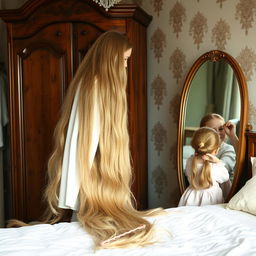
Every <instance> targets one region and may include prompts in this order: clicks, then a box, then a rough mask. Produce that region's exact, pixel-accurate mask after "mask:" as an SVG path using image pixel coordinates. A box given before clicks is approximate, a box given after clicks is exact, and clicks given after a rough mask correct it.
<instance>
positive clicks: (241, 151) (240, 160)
mask: <svg viewBox="0 0 256 256" xmlns="http://www.w3.org/2000/svg"><path fill="white" fill-rule="evenodd" d="M222 59H224V60H225V61H226V62H227V63H228V64H230V65H231V67H232V69H233V71H234V73H235V75H236V78H237V81H238V86H239V91H240V99H241V110H240V131H239V147H238V154H237V155H236V165H235V174H234V179H233V182H232V187H231V190H230V192H229V195H228V197H227V199H226V200H227V201H228V200H229V199H230V198H231V197H232V196H233V195H234V194H235V193H236V191H237V187H238V184H239V179H240V177H241V173H242V170H243V166H244V162H245V151H246V136H245V131H246V126H247V120H248V92H247V84H246V80H245V77H244V74H243V71H242V69H241V67H240V66H239V64H238V62H237V61H236V60H235V59H234V58H233V57H232V56H230V55H229V54H227V53H226V52H223V51H219V50H212V51H209V52H207V53H205V54H203V55H201V56H200V57H199V58H198V59H197V60H196V61H195V63H194V64H193V65H192V67H191V68H190V70H189V72H188V74H187V76H186V79H185V82H184V87H183V90H182V93H181V101H180V113H179V122H178V137H177V172H178V182H179V188H180V193H181V195H182V194H183V192H184V191H185V184H184V172H183V162H182V159H183V140H184V121H185V119H184V117H185V112H186V103H187V98H188V92H189V89H190V86H191V82H192V80H193V78H194V76H195V74H196V72H197V71H198V69H199V68H200V67H201V66H202V64H204V63H205V62H206V61H208V60H210V61H213V62H218V61H220V60H222Z"/></svg>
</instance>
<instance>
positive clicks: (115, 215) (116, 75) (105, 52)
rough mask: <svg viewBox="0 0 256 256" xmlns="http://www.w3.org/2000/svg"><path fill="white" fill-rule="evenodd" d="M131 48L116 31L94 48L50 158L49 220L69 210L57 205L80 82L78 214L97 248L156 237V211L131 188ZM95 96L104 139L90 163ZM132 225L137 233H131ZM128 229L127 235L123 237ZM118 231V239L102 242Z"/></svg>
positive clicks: (80, 71)
mask: <svg viewBox="0 0 256 256" xmlns="http://www.w3.org/2000/svg"><path fill="white" fill-rule="evenodd" d="M131 48H132V47H131V44H130V43H129V42H128V40H127V39H126V37H125V36H123V35H121V34H120V33H118V32H115V31H109V32H105V33H104V34H102V35H101V36H100V37H99V38H98V39H97V40H96V42H95V43H94V44H93V46H92V47H91V48H90V50H89V51H88V53H87V54H86V56H85V57H84V59H83V61H82V63H81V64H80V66H79V68H78V70H77V72H76V75H75V77H74V79H73V81H72V82H71V84H70V86H69V89H68V92H67V95H66V98H65V101H64V104H63V108H62V113H61V117H60V119H59V122H58V124H57V126H56V129H55V136H54V137H55V146H54V150H53V153H52V156H51V158H50V160H49V163H48V186H47V188H46V191H45V198H46V200H47V202H48V205H49V209H48V211H47V214H46V215H47V220H48V221H49V222H50V223H55V222H57V221H59V220H60V219H61V218H62V217H63V214H64V210H63V209H60V208H59V207H58V196H59V189H60V180H61V167H62V159H63V152H64V145H65V137H66V132H67V127H68V123H69V117H70V113H71V108H72V104H73V99H74V96H75V94H76V91H77V89H78V85H79V87H80V88H79V99H78V113H79V134H78V146H77V147H78V148H77V152H78V158H77V159H78V167H79V172H80V183H81V185H80V191H79V199H80V207H79V211H78V213H77V216H78V221H79V222H80V223H81V224H82V226H83V227H84V228H85V229H86V230H87V232H88V233H90V234H91V235H92V236H93V238H94V240H95V244H96V247H99V246H102V247H126V246H134V245H145V244H149V243H151V242H152V240H151V239H152V230H153V227H152V224H150V223H149V222H148V221H146V220H145V219H144V218H143V217H145V216H147V215H148V214H151V213H152V212H140V211H137V210H136V209H135V207H134V204H133V195H132V193H131V180H132V167H131V159H130V151H129V135H128V129H127V96H126V84H127V75H126V70H125V66H124V52H125V51H127V50H129V49H131ZM94 95H97V99H98V102H97V103H98V106H99V111H100V138H99V145H98V148H97V152H96V156H95V158H94V161H93V166H92V168H89V166H88V162H89V152H88V149H89V148H90V145H91V137H92V136H91V134H92V125H91V120H92V114H93V107H92V106H94V102H93V100H94V97H93V96H94ZM136 228H137V229H136ZM134 229H135V230H134ZM131 230H134V232H133V231H132V232H129V231H131ZM123 233H127V234H126V235H125V236H122V235H121V234H123ZM118 235H121V236H120V237H118ZM114 236H116V237H115V238H118V239H113V240H112V241H111V242H109V243H106V244H105V245H102V244H101V242H103V241H105V240H108V239H109V238H113V237H114Z"/></svg>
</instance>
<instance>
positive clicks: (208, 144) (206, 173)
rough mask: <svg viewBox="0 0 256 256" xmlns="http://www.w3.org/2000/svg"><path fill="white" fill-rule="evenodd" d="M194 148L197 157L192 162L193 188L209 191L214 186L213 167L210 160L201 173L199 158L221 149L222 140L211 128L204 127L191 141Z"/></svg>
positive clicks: (205, 162) (206, 162) (206, 161)
mask: <svg viewBox="0 0 256 256" xmlns="http://www.w3.org/2000/svg"><path fill="white" fill-rule="evenodd" d="M191 145H192V147H193V148H194V149H195V152H196V155H195V156H194V157H193V160H192V176H191V186H192V187H193V188H194V189H207V188H209V187H210V186H212V184H213V183H212V178H211V165H210V163H209V161H208V160H205V161H204V162H203V163H204V164H203V168H202V170H201V171H199V170H198V161H199V159H198V158H201V157H202V155H204V154H207V153H210V154H211V153H212V152H213V151H214V150H216V149H218V148H219V145H220V138H219V135H218V133H217V132H216V131H215V130H214V129H212V128H209V127H202V128H200V129H198V130H197V131H196V132H195V133H194V135H193V138H192V141H191Z"/></svg>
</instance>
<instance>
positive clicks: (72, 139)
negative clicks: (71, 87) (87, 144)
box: [58, 90, 100, 211]
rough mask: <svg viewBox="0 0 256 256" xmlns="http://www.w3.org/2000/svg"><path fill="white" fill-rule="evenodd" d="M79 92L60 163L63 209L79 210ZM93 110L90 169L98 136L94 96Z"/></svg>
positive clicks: (61, 206) (60, 194) (98, 122)
mask: <svg viewBox="0 0 256 256" xmlns="http://www.w3.org/2000/svg"><path fill="white" fill-rule="evenodd" d="M78 97H79V90H77V92H76V95H75V98H74V102H73V106H72V110H71V114H70V119H69V124H68V130H67V135H66V141H65V148H64V156H63V162H62V174H61V184H60V193H59V204H58V206H59V207H60V208H64V209H72V210H76V211H77V210H78V209H79V197H78V194H79V188H80V180H79V170H78V167H77V138H78V128H79V119H78V111H77V104H78ZM94 103H95V104H94V108H93V120H92V121H93V126H92V142H91V149H90V150H89V168H91V167H92V163H93V159H94V156H95V154H96V150H97V147H98V143H99V136H100V116H99V109H98V104H97V103H96V96H95V99H94Z"/></svg>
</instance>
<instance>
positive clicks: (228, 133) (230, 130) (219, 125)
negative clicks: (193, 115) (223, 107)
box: [200, 113, 239, 198]
mask: <svg viewBox="0 0 256 256" xmlns="http://www.w3.org/2000/svg"><path fill="white" fill-rule="evenodd" d="M204 126H207V127H210V128H213V129H214V130H216V131H217V132H218V134H219V136H220V140H221V146H220V149H219V152H218V153H217V155H216V156H217V157H218V158H219V159H220V160H221V161H222V162H223V163H224V164H225V167H226V168H227V169H228V172H229V177H230V181H228V182H225V183H224V184H223V185H222V189H223V194H224V198H225V197H226V196H227V195H228V193H229V191H230V188H231V182H232V181H233V178H234V168H235V164H236V152H237V149H238V144H239V140H238V137H237V136H236V132H235V130H236V129H235V125H234V124H233V123H232V122H230V121H228V122H225V120H224V118H223V117H222V116H221V115H219V114H215V113H212V114H208V115H206V116H204V117H203V118H202V119H201V122H200V127H204ZM227 137H228V138H229V141H230V144H228V143H226V142H225V140H226V138H227Z"/></svg>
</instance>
